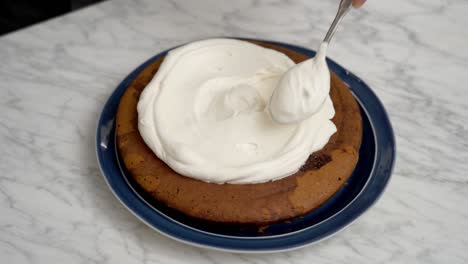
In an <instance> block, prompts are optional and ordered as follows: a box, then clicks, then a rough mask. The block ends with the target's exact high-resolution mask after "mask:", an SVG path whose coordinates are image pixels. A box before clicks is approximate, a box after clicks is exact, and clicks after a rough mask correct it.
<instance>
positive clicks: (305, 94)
mask: <svg viewBox="0 0 468 264" xmlns="http://www.w3.org/2000/svg"><path fill="white" fill-rule="evenodd" d="M352 3H353V0H342V1H341V3H340V7H339V8H338V13H337V15H336V17H335V19H334V20H333V23H332V25H331V26H330V29H329V30H328V33H327V35H326V36H325V38H324V40H323V42H322V44H321V45H320V48H319V50H318V52H317V54H316V55H315V57H313V58H311V59H308V60H306V61H303V62H301V63H299V64H297V65H295V66H293V67H292V68H290V69H289V70H288V71H287V72H286V73H285V74H284V75H283V76H282V77H281V79H280V81H279V82H278V86H277V87H276V89H275V90H274V92H273V94H272V96H271V98H270V103H269V105H268V109H269V112H270V115H271V117H272V119H273V120H274V121H276V122H278V123H282V124H290V123H297V122H301V121H303V120H305V119H307V118H309V117H311V116H313V115H314V114H316V113H317V112H318V110H319V109H320V107H321V106H322V104H323V103H324V102H325V100H326V99H327V98H328V96H329V92H330V71H329V70H328V66H327V62H326V60H325V57H326V53H327V47H328V43H330V40H331V38H332V37H333V34H334V33H335V31H336V28H337V25H338V23H339V22H340V21H341V19H342V18H343V17H344V15H345V14H346V13H347V12H348V10H349V8H350V7H351V5H352Z"/></svg>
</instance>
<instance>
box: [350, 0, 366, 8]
mask: <svg viewBox="0 0 468 264" xmlns="http://www.w3.org/2000/svg"><path fill="white" fill-rule="evenodd" d="M365 2H366V0H353V7H354V8H359V7H361V6H362V5H363V4H364V3H365Z"/></svg>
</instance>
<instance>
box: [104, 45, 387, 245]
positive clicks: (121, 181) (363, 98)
mask: <svg viewBox="0 0 468 264" xmlns="http://www.w3.org/2000/svg"><path fill="white" fill-rule="evenodd" d="M249 40H253V39H249ZM254 40H256V39H254ZM256 41H262V42H267V43H271V44H275V45H279V46H283V47H285V48H288V49H291V50H294V51H297V52H299V53H303V54H305V55H308V56H313V55H314V54H315V52H314V51H312V50H309V49H306V48H303V47H299V46H295V45H290V44H285V43H281V42H274V41H265V40H256ZM167 52H168V50H166V51H164V52H161V53H159V54H157V55H155V56H153V57H152V58H150V59H149V60H147V61H146V62H145V63H143V64H142V65H140V66H139V67H138V68H136V69H135V70H134V71H133V72H131V73H130V74H129V75H128V76H127V77H126V78H125V79H124V80H123V81H122V82H121V83H120V84H119V85H118V86H117V88H116V89H115V90H114V91H113V92H112V94H111V96H110V97H109V99H108V100H107V102H106V104H105V105H104V108H103V110H102V112H101V114H100V116H99V119H98V125H97V132H96V154H97V159H98V165H99V168H100V170H101V172H102V175H103V176H104V179H105V181H106V183H107V185H108V186H109V188H110V189H111V191H112V192H113V194H114V195H115V196H116V198H117V199H118V200H119V201H120V202H121V203H122V204H123V205H124V206H125V207H126V208H127V209H128V210H129V211H130V212H131V213H133V214H134V215H135V216H136V217H137V218H139V219H140V220H141V221H143V222H144V223H146V224H147V225H148V226H150V227H151V228H153V229H154V230H156V231H158V232H159V233H161V234H163V235H166V236H168V237H170V238H173V239H175V240H178V241H180V242H183V243H187V244H190V245H193V246H198V247H204V248H210V249H216V250H223V251H230V252H243V253H252V252H258V253H260V252H263V253H266V252H280V251H287V250H292V249H296V248H300V247H303V246H306V245H309V244H311V243H314V242H318V241H320V240H322V239H325V238H327V237H330V236H331V235H333V234H335V233H336V232H338V231H340V230H342V229H343V228H345V227H347V226H349V225H350V224H351V223H352V222H354V220H356V219H357V218H358V217H359V216H360V215H362V214H363V213H364V212H365V211H367V210H368V209H369V208H370V207H371V206H372V205H373V204H374V203H375V202H376V201H377V200H378V199H379V198H380V196H381V195H382V193H383V192H384V190H385V187H386V186H387V184H388V181H389V180H390V177H391V173H392V170H393V165H394V160H395V138H394V134H393V129H392V126H391V123H390V120H389V118H388V115H387V113H386V111H385V109H384V107H383V105H382V103H381V102H380V100H379V99H378V97H377V96H376V95H375V94H374V93H373V91H372V90H371V89H370V88H369V86H367V84H365V83H364V82H363V81H362V80H361V79H360V78H358V77H357V76H356V75H354V74H353V73H351V72H349V71H348V70H346V69H345V68H343V67H342V66H340V65H339V64H337V63H336V62H334V61H333V60H330V59H327V60H328V61H327V62H328V65H329V67H330V69H331V70H332V71H333V72H335V73H336V74H337V75H338V76H339V77H340V78H341V79H342V80H343V81H344V82H345V83H346V84H347V85H348V86H349V87H350V88H351V90H352V92H353V94H354V96H355V98H356V99H357V101H358V102H359V104H360V105H361V108H362V109H363V110H364V112H365V114H366V115H367V117H368V119H369V122H370V125H371V127H372V130H373V134H374V140H375V148H376V149H375V157H374V163H373V168H372V170H371V173H370V175H369V179H368V181H367V182H366V184H365V185H364V187H363V188H362V190H361V192H360V193H359V194H358V195H357V196H356V197H355V198H354V199H353V200H352V201H351V202H350V203H349V204H348V205H346V206H345V207H344V208H343V209H341V210H340V211H339V212H337V213H336V214H334V215H333V216H331V217H329V218H328V219H326V220H324V221H322V222H320V223H318V224H315V225H313V226H309V227H306V228H304V229H301V230H299V231H296V232H291V233H286V234H282V235H275V236H266V237H251V238H248V237H247V238H246V237H237V236H228V235H218V234H213V233H210V232H206V231H202V230H198V229H195V228H192V227H190V226H187V225H185V224H182V223H179V222H177V221H175V220H173V219H171V218H170V217H168V216H166V215H164V214H163V213H161V212H159V211H158V210H154V208H153V207H152V206H151V205H149V204H148V203H146V201H144V200H142V199H141V197H140V196H139V195H137V194H136V193H135V192H134V191H133V188H132V187H131V186H129V184H128V182H127V180H126V179H125V176H124V175H122V173H123V172H122V171H121V170H120V167H119V166H118V159H117V157H116V156H115V153H114V152H112V153H110V152H109V151H107V152H106V151H105V150H106V149H107V147H108V144H115V142H113V141H112V140H109V138H106V135H109V133H110V131H111V130H113V126H114V118H115V114H116V110H117V106H118V103H119V101H120V97H121V96H122V94H123V92H124V91H125V90H126V88H127V87H128V86H129V84H130V83H131V81H133V79H134V78H135V77H136V76H137V75H138V74H139V73H140V72H141V71H142V70H143V69H144V68H145V67H146V66H147V65H149V64H150V63H152V62H153V61H154V60H156V59H158V58H159V57H160V56H163V55H165V54H166V53H167ZM109 155H112V157H110V156H109ZM106 159H111V160H112V159H115V160H114V163H111V164H109V162H108V161H106ZM116 172H118V173H119V174H120V176H121V177H115V175H114V174H115V173H116Z"/></svg>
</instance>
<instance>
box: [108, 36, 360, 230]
mask: <svg viewBox="0 0 468 264" xmlns="http://www.w3.org/2000/svg"><path fill="white" fill-rule="evenodd" d="M255 43H256V44H258V45H260V46H263V47H266V48H271V49H275V50H277V51H280V52H282V53H284V54H286V55H287V56H288V57H290V58H291V59H292V60H293V61H294V62H296V63H299V62H301V61H304V60H306V59H308V57H306V56H305V55H303V54H300V53H297V52H294V51H292V50H289V49H286V48H283V47H279V46H276V45H272V44H267V43H262V42H255ZM162 61H163V58H160V59H158V60H157V61H155V62H154V63H152V64H150V65H149V66H148V67H146V68H145V69H144V70H143V71H142V72H141V73H140V74H139V75H138V76H137V78H136V79H135V80H134V81H133V82H132V83H131V84H130V86H129V87H128V89H127V91H126V92H125V93H124V95H123V96H122V99H121V101H120V105H119V108H118V111H117V118H116V133H117V145H118V150H119V154H120V156H121V159H122V160H123V163H124V165H125V167H126V168H127V171H128V172H129V175H130V177H132V178H133V179H134V180H135V182H136V183H137V184H138V185H139V186H140V187H141V189H142V190H143V191H144V192H145V193H146V194H147V196H150V197H152V198H154V199H156V200H158V201H159V202H162V203H164V204H166V205H168V206H169V207H172V208H174V209H176V210H178V211H180V212H182V213H184V214H186V215H189V216H192V217H195V218H198V219H202V220H207V221H213V222H220V223H236V224H257V225H261V224H268V223H272V222H277V221H281V220H286V219H290V218H294V217H297V216H301V215H303V214H306V213H308V212H310V211H311V210H313V209H315V208H317V207H319V206H320V205H321V204H322V203H324V202H325V201H326V200H328V199H329V198H330V197H331V196H332V195H333V194H334V193H336V192H337V191H338V190H339V189H340V188H341V186H342V185H343V184H344V183H345V182H346V180H347V179H348V178H349V177H350V176H351V174H352V172H353V170H354V167H355V166H356V163H357V161H358V152H359V147H360V144H361V138H362V120H361V115H360V110H359V107H358V104H357V102H356V100H355V99H354V97H353V96H352V94H351V92H350V91H349V89H348V87H347V86H346V85H345V84H344V83H343V82H342V81H341V80H340V79H339V78H338V76H336V75H335V74H334V73H332V74H331V89H330V96H331V99H332V101H333V105H334V108H335V112H336V114H335V116H334V118H333V119H332V121H333V123H334V124H335V125H336V127H337V132H336V133H335V134H334V135H333V136H332V137H331V138H330V140H329V142H328V143H327V145H326V146H325V147H324V148H323V149H322V150H320V151H318V152H315V153H313V154H312V155H311V156H310V157H309V159H308V160H307V162H306V163H305V164H304V165H303V166H302V167H301V169H300V170H299V171H298V172H297V173H295V174H294V175H291V176H289V177H286V178H283V179H280V180H277V181H273V182H266V183H257V184H215V183H207V182H203V181H199V180H196V179H192V178H189V177H185V176H183V175H180V174H178V173H176V172H175V171H173V170H172V169H171V168H169V167H168V166H167V165H166V164H165V163H164V162H163V161H161V160H160V159H159V158H158V157H157V156H156V155H155V154H154V153H153V152H152V151H151V149H149V148H148V147H147V146H146V144H145V142H144V141H143V139H142V138H141V136H140V133H139V132H138V113H137V109H136V106H137V103H138V99H139V96H140V93H141V92H142V90H143V89H144V88H145V86H146V85H147V84H148V83H149V81H150V80H151V79H152V77H153V76H154V74H155V73H156V72H157V70H158V67H159V65H160V64H161V62H162Z"/></svg>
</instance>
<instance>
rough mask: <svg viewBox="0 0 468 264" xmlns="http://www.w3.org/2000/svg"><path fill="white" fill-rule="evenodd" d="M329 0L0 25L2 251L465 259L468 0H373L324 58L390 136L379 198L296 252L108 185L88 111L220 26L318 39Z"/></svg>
mask: <svg viewBox="0 0 468 264" xmlns="http://www.w3.org/2000/svg"><path fill="white" fill-rule="evenodd" d="M337 2H338V1H319V0H302V1H301V0H297V1H295V0H289V1H286V0H283V1H280V0H276V1H267V0H241V1H219V0H199V1H182V0H177V1H176V0H167V1H151V0H139V1H125V0H120V1H107V2H104V3H102V4H98V5H95V6H92V7H90V8H86V9H83V10H81V11H79V12H76V13H72V14H69V15H66V16H63V17H59V18H57V19H53V20H50V21H47V22H44V23H41V24H38V25H35V26H32V27H30V28H27V29H24V30H21V31H18V32H15V33H12V34H9V35H6V36H3V37H1V38H0V62H1V63H0V157H1V158H0V259H1V260H2V263H3V262H4V261H5V260H6V261H5V263H62V262H65V263H188V262H190V263H246V264H247V263H259V264H260V263H262V264H263V263H268V264H273V263H468V250H467V249H468V202H467V198H468V128H467V123H468V111H467V110H466V109H468V95H467V93H468V90H467V88H466V84H467V83H468V49H467V48H466V47H467V46H468V31H467V29H466V27H467V26H468V16H466V13H467V12H468V2H467V1H465V0H442V1H441V0H394V1H377V0H369V1H368V3H367V4H366V5H365V6H364V7H363V9H361V10H359V11H353V12H351V13H350V14H349V15H348V16H347V17H346V18H345V20H344V21H343V23H342V25H341V27H340V29H339V32H338V33H337V35H336V39H335V40H334V42H333V44H332V47H331V49H330V52H329V56H330V57H331V58H333V59H334V60H336V61H337V62H339V63H340V64H342V65H343V66H345V67H347V68H348V69H350V70H352V71H353V72H355V73H356V74H357V75H358V76H361V77H362V78H363V79H364V80H365V81H366V82H367V83H368V84H369V85H370V86H371V87H372V88H373V89H374V91H375V92H376V93H377V94H378V96H379V97H380V99H381V100H382V101H383V103H384V105H385V106H386V108H387V110H388V112H389V115H390V117H391V120H392V122H393V125H394V128H395V134H396V140H397V145H398V150H397V163H396V166H395V170H394V177H393V179H392V181H391V182H390V185H389V187H388V189H387V191H386V193H385V195H384V196H383V197H382V199H381V200H379V202H378V203H377V204H376V205H375V206H374V207H373V208H372V209H371V210H370V211H369V212H368V213H366V214H365V215H364V216H363V217H361V218H359V219H358V220H357V221H356V222H355V223H354V224H353V225H352V226H350V227H349V228H347V229H346V230H344V231H343V232H341V233H339V234H338V235H336V236H334V237H332V238H330V239H328V240H326V241H323V242H321V243H319V244H316V245H312V246H309V247H306V248H303V249H300V250H296V251H292V252H288V253H279V254H269V255H240V254H230V253H222V252H214V251H207V250H202V249H198V248H193V247H191V246H186V245H183V244H181V243H178V242H175V241H172V240H170V239H167V238H165V237H163V236H161V235H159V234H157V233H155V232H153V231H152V230H151V229H150V228H148V227H147V226H145V225H144V224H142V223H140V222H139V221H138V220H137V219H136V218H135V217H134V216H133V215H131V214H130V213H129V212H128V211H127V210H126V209H124V207H123V206H122V205H120V203H119V202H118V201H117V200H116V199H115V198H114V197H113V195H112V194H111V192H110V191H109V190H108V188H107V186H106V184H105V183H104V181H103V179H102V176H101V175H100V172H99V170H98V168H97V164H96V160H95V154H94V147H95V146H94V144H93V143H94V135H95V124H96V120H97V116H98V114H99V112H100V110H101V108H102V107H103V103H104V102H105V100H106V99H107V97H108V96H109V94H110V93H111V92H112V91H113V89H114V88H115V87H116V85H117V84H118V83H119V82H120V81H121V80H122V79H123V78H124V77H125V76H126V74H128V73H129V72H130V71H131V70H132V69H134V68H135V67H136V66H137V65H139V64H140V63H141V62H143V61H144V60H146V59H147V58H149V57H150V56H152V55H154V54H156V53H157V52H159V51H162V50H164V49H167V48H169V47H172V46H174V45H179V44H182V43H185V42H188V41H193V40H196V39H201V38H207V37H215V36H238V37H256V38H262V39H270V40H278V41H283V42H289V43H293V44H299V45H303V46H307V47H311V48H315V47H317V46H318V44H319V41H320V40H321V39H322V37H323V36H324V34H325V32H326V30H327V28H328V25H329V23H330V21H331V19H332V18H333V16H334V13H335V10H336V5H337Z"/></svg>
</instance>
